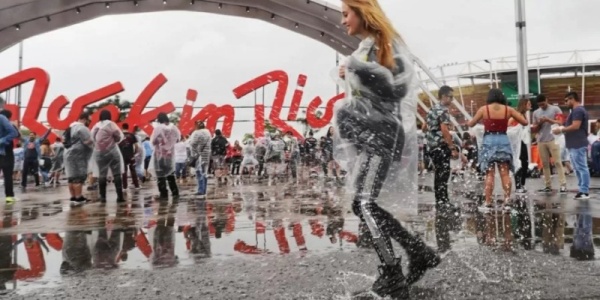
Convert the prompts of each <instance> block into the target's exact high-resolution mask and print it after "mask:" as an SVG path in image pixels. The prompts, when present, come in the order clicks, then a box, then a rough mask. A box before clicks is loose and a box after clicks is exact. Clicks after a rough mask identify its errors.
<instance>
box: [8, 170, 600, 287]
mask: <svg viewBox="0 0 600 300" xmlns="http://www.w3.org/2000/svg"><path fill="white" fill-rule="evenodd" d="M568 179H569V187H572V188H574V187H575V186H576V185H575V183H576V178H574V176H570V177H568ZM422 184H424V185H425V187H426V188H425V191H424V192H422V193H420V194H419V203H418V213H417V214H414V215H410V216H409V217H408V218H403V220H404V221H405V222H404V223H405V224H406V225H407V227H408V228H410V229H411V230H413V231H415V232H417V233H418V234H420V235H421V236H422V237H423V238H425V240H426V241H427V243H428V244H430V245H431V246H435V244H436V242H435V226H434V215H435V212H434V208H433V206H434V205H433V202H434V198H433V193H432V192H430V190H431V185H432V178H431V176H426V177H425V178H424V179H423V180H422ZM540 185H541V179H532V180H529V181H528V188H530V189H531V190H532V191H533V190H535V189H537V188H540V187H541V186H540ZM592 185H593V187H600V180H598V179H593V181H592ZM467 186H468V187H465V186H463V185H462V183H461V182H457V183H454V184H451V190H452V195H453V196H452V202H453V204H454V205H455V206H456V213H455V216H456V218H455V220H453V224H451V227H452V230H451V233H450V235H451V238H452V250H451V251H450V252H448V253H446V254H444V260H443V262H442V264H440V266H438V268H437V269H435V270H431V271H429V272H428V273H427V274H426V276H425V277H424V278H423V279H422V280H421V281H420V282H418V283H417V284H416V285H415V286H413V288H412V289H411V298H412V299H600V286H599V285H598V284H597V282H598V281H599V280H600V263H599V262H600V261H599V260H598V259H596V260H591V261H577V260H575V259H574V258H571V257H569V255H570V252H571V251H570V248H571V245H572V244H573V236H574V227H575V224H576V223H577V220H578V216H586V217H589V219H590V220H591V222H592V224H591V226H592V228H593V236H594V242H595V244H596V248H597V247H598V246H600V193H599V191H600V189H596V188H593V190H592V192H591V196H592V199H590V200H587V201H575V200H573V199H572V197H573V196H574V193H573V192H571V193H569V194H566V195H560V194H558V193H556V192H555V193H552V194H543V195H541V194H537V193H535V192H529V193H528V194H527V195H520V196H516V197H514V198H515V203H516V204H521V205H520V206H519V205H515V207H516V209H515V211H514V212H513V213H512V214H502V213H493V214H487V215H483V214H480V213H478V212H477V211H476V209H475V208H476V205H477V199H478V198H479V197H478V196H477V195H473V194H472V193H465V191H469V190H474V191H479V190H481V186H480V185H479V184H478V183H474V182H468V183H467ZM496 186H499V185H498V184H497V185H496ZM194 187H195V186H194V185H193V184H190V185H184V186H182V190H183V192H182V195H181V196H180V197H179V198H178V199H169V200H168V201H161V200H158V199H156V197H155V194H156V193H157V192H156V188H155V187H154V185H153V183H149V184H148V185H147V186H145V187H144V188H143V189H142V190H139V191H133V190H129V191H128V193H127V194H128V195H127V198H128V201H127V203H126V204H120V205H117V203H114V202H113V201H114V199H110V197H109V201H108V204H106V205H102V204H100V203H97V202H92V203H89V204H86V205H84V206H81V207H72V206H70V203H69V201H68V194H67V188H66V186H61V187H58V188H40V189H37V190H36V189H31V190H29V191H28V192H27V193H25V194H21V195H17V197H18V198H19V199H20V201H18V202H16V203H15V204H12V205H6V204H3V203H0V208H1V211H2V216H3V222H2V228H0V245H6V244H9V247H5V246H2V247H0V248H1V249H0V263H3V264H2V266H9V267H7V268H2V269H1V270H0V282H6V283H5V284H4V285H5V288H6V291H4V293H3V294H2V295H0V297H6V298H9V299H89V298H95V299H114V298H129V299H142V298H144V299H354V298H355V299H372V298H375V297H373V296H372V295H370V294H369V293H362V292H364V291H366V290H368V289H369V287H370V285H371V284H372V283H373V281H374V280H375V276H376V265H377V258H376V255H375V254H374V252H373V250H371V249H364V248H359V247H357V246H356V244H357V240H358V239H359V236H358V232H357V231H358V220H357V218H356V217H354V216H353V214H352V213H351V211H350V209H349V203H348V202H347V201H344V200H343V199H345V198H346V197H344V192H343V189H341V188H337V187H335V186H334V185H331V184H329V183H327V184H325V183H324V182H323V180H317V181H315V182H309V183H303V184H289V183H281V184H277V185H275V186H266V185H264V184H260V183H252V184H250V183H245V184H244V183H240V184H236V185H234V186H216V185H215V184H214V183H212V184H210V186H209V195H208V197H207V199H201V198H199V197H197V196H194V195H193V192H194V191H193V190H194ZM112 193H113V194H114V190H113V191H112ZM110 194H111V190H110V189H109V195H110ZM89 196H90V197H91V198H93V199H94V198H95V196H96V194H95V192H89ZM115 198H116V197H115ZM111 200H112V201H111ZM531 224H533V225H534V226H531ZM507 233H508V234H507ZM511 233H512V234H511ZM11 243H17V246H16V247H14V248H13V247H10V244H11ZM531 245H533V246H531ZM45 248H47V250H46V249H45ZM507 250H508V251H507ZM399 253H402V252H401V251H400V249H399ZM598 254H599V253H598V251H596V257H597V258H598V257H599V256H598ZM403 257H404V256H403ZM7 259H12V260H13V261H12V263H7V262H6V260H7ZM3 260H4V261H3ZM1 287H2V285H0V288H1ZM1 292H2V291H0V293H1ZM357 292H359V293H360V295H359V296H356V295H355V294H356V293H357Z"/></svg>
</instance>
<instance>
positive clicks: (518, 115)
mask: <svg viewBox="0 0 600 300" xmlns="http://www.w3.org/2000/svg"><path fill="white" fill-rule="evenodd" d="M508 111H509V112H510V116H511V117H512V118H514V119H515V120H517V122H519V123H520V124H521V125H523V126H527V125H528V124H529V122H527V119H525V117H523V115H522V114H521V113H520V112H518V111H517V110H515V109H514V108H512V107H509V108H508Z"/></svg>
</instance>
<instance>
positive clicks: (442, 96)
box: [425, 85, 454, 253]
mask: <svg viewBox="0 0 600 300" xmlns="http://www.w3.org/2000/svg"><path fill="white" fill-rule="evenodd" d="M453 92H454V90H453V89H452V88H451V87H449V86H446V85H445V86H442V87H441V88H440V90H439V91H438V98H439V100H440V103H438V104H437V105H436V106H434V107H433V108H432V109H431V110H430V111H429V113H428V114H427V127H428V131H427V134H426V136H425V138H426V139H427V148H428V149H430V152H429V153H430V156H431V159H432V160H433V161H434V162H435V177H434V186H435V208H436V216H435V228H436V239H437V246H438V251H439V252H441V253H443V252H446V251H448V250H450V235H449V223H450V215H451V211H452V209H451V208H450V203H449V199H448V179H450V156H451V153H452V151H451V150H450V149H453V148H454V141H453V140H452V135H451V134H450V128H449V127H450V113H449V111H448V108H449V106H450V104H451V103H452V98H453V97H454V95H453Z"/></svg>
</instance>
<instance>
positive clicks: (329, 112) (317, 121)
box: [306, 93, 345, 128]
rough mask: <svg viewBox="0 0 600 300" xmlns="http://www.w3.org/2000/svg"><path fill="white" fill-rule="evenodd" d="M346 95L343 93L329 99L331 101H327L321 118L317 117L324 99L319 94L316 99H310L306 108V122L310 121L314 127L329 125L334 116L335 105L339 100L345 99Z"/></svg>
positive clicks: (309, 123)
mask: <svg viewBox="0 0 600 300" xmlns="http://www.w3.org/2000/svg"><path fill="white" fill-rule="evenodd" d="M344 97H345V95H344V93H341V94H339V95H337V96H334V97H333V98H331V99H329V101H327V107H326V108H325V113H324V114H323V116H322V117H321V118H318V117H317V115H316V112H317V109H318V108H319V106H320V105H321V103H322V102H323V100H321V97H318V96H317V97H315V99H313V100H312V101H310V104H308V109H306V122H307V123H308V126H310V127H312V128H323V127H325V126H327V124H329V123H330V122H331V119H332V118H333V106H334V105H335V103H336V102H338V101H339V100H341V99H344Z"/></svg>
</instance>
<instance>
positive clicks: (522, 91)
mask: <svg viewBox="0 0 600 300" xmlns="http://www.w3.org/2000/svg"><path fill="white" fill-rule="evenodd" d="M515 19H516V23H515V24H516V28H517V64H518V67H517V80H518V87H519V99H522V98H524V97H529V74H528V72H529V69H528V67H527V27H526V26H527V23H526V22H525V0H515Z"/></svg>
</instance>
